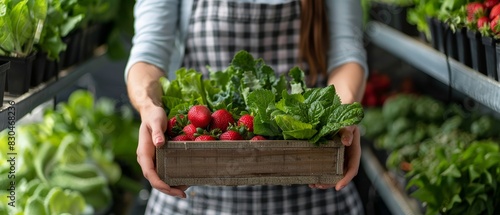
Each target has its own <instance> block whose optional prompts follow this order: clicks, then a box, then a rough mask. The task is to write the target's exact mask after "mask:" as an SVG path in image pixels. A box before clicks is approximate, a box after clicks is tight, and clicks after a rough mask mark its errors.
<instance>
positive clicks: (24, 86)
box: [0, 52, 36, 95]
mask: <svg viewBox="0 0 500 215" xmlns="http://www.w3.org/2000/svg"><path fill="white" fill-rule="evenodd" d="M35 56H36V52H34V53H32V54H31V55H29V56H27V57H22V58H16V57H5V56H0V60H4V61H10V69H9V71H8V72H7V84H6V85H7V92H8V93H9V94H11V95H21V94H24V93H26V92H28V90H29V89H30V84H31V73H32V69H33V61H34V60H35Z"/></svg>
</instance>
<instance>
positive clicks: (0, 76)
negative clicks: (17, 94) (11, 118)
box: [0, 61, 10, 107]
mask: <svg viewBox="0 0 500 215" xmlns="http://www.w3.org/2000/svg"><path fill="white" fill-rule="evenodd" d="M9 68H10V61H0V107H1V106H2V105H3V96H4V94H5V84H6V78H7V71H8V70H9Z"/></svg>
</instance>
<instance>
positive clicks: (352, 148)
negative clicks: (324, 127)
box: [309, 125, 361, 190]
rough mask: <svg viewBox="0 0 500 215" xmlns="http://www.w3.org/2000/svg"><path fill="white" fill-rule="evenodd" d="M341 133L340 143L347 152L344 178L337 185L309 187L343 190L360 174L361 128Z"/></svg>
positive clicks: (347, 128)
mask: <svg viewBox="0 0 500 215" xmlns="http://www.w3.org/2000/svg"><path fill="white" fill-rule="evenodd" d="M339 133H340V141H341V142H342V144H344V146H345V150H346V151H345V154H344V156H345V160H344V178H342V179H341V180H340V181H339V182H338V183H337V184H311V185H309V187H311V188H320V189H328V188H333V187H335V189H336V190H341V189H342V188H344V187H345V186H347V184H349V182H351V181H352V179H353V178H354V176H356V175H357V174H358V170H359V163H360V160H361V136H360V133H359V128H358V127H357V126H356V125H352V126H348V127H345V128H342V129H341V130H340V131H339Z"/></svg>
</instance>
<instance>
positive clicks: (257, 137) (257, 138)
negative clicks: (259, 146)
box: [250, 135, 267, 140]
mask: <svg viewBox="0 0 500 215" xmlns="http://www.w3.org/2000/svg"><path fill="white" fill-rule="evenodd" d="M250 140H267V139H266V138H265V137H263V136H260V135H257V136H254V137H252V139H250Z"/></svg>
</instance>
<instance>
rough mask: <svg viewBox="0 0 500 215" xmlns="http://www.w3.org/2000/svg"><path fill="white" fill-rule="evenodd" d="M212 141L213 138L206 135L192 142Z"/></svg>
mask: <svg viewBox="0 0 500 215" xmlns="http://www.w3.org/2000/svg"><path fill="white" fill-rule="evenodd" d="M212 140H215V137H213V136H212V135H208V134H202V135H200V136H198V137H196V138H195V139H194V141H212Z"/></svg>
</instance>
